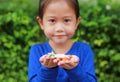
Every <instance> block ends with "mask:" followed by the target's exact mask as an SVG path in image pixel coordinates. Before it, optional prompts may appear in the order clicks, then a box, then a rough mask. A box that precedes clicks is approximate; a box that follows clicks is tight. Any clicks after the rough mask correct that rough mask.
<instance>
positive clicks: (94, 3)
mask: <svg viewBox="0 0 120 82" xmlns="http://www.w3.org/2000/svg"><path fill="white" fill-rule="evenodd" d="M79 3H80V9H81V10H80V13H81V17H82V19H81V23H80V25H79V28H78V30H77V31H76V35H75V36H74V38H73V40H74V41H84V42H87V43H89V44H90V45H91V46H92V48H93V50H94V52H95V65H96V74H97V77H98V82H119V81H120V78H119V77H120V38H119V37H120V28H119V26H120V9H119V8H120V1H119V0H107V1H106V0H79ZM37 11H38V0H0V82H27V80H28V78H27V69H28V57H29V49H30V46H31V45H32V44H34V43H41V42H43V41H45V40H46V38H45V37H44V34H43V32H42V31H41V29H40V28H39V26H38V24H37V22H36V16H37Z"/></svg>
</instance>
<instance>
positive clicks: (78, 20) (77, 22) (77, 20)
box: [75, 16, 81, 30]
mask: <svg viewBox="0 0 120 82" xmlns="http://www.w3.org/2000/svg"><path fill="white" fill-rule="evenodd" d="M80 20H81V16H79V17H78V18H77V19H76V28H75V30H76V29H77V28H78V25H79V23H80Z"/></svg>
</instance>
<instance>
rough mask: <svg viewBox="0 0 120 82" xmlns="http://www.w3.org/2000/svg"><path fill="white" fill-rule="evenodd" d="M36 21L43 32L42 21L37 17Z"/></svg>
mask: <svg viewBox="0 0 120 82" xmlns="http://www.w3.org/2000/svg"><path fill="white" fill-rule="evenodd" d="M36 20H37V22H38V24H39V25H40V27H41V29H42V30H43V29H44V28H43V21H42V19H41V18H40V17H39V16H37V17H36Z"/></svg>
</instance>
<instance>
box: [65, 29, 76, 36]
mask: <svg viewBox="0 0 120 82" xmlns="http://www.w3.org/2000/svg"><path fill="white" fill-rule="evenodd" d="M74 34H75V30H74V29H69V30H67V35H68V36H73V35H74Z"/></svg>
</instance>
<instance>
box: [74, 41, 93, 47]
mask: <svg viewBox="0 0 120 82" xmlns="http://www.w3.org/2000/svg"><path fill="white" fill-rule="evenodd" d="M75 45H76V46H77V47H78V48H90V47H91V46H90V45H89V44H88V43H86V42H75Z"/></svg>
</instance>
